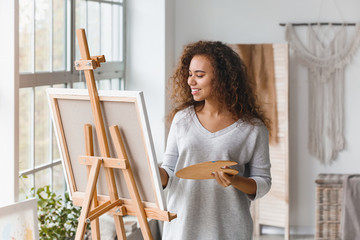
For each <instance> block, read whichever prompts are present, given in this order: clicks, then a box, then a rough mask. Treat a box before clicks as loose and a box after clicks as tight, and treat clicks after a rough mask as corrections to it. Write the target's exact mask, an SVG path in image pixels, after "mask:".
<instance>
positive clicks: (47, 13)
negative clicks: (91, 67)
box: [19, 0, 125, 200]
mask: <svg viewBox="0 0 360 240" xmlns="http://www.w3.org/2000/svg"><path fill="white" fill-rule="evenodd" d="M78 28H85V30H86V34H87V39H88V43H89V49H90V54H91V56H95V55H105V58H106V63H103V64H102V67H101V68H99V69H96V70H95V71H94V74H95V79H96V83H97V86H98V89H123V85H124V81H123V77H124V39H125V38H124V1H123V0H112V1H110V0H108V1H106V0H19V71H20V89H19V98H20V99H19V176H20V181H19V200H22V199H24V198H25V197H26V196H29V195H31V194H32V192H31V188H35V189H37V188H39V187H42V186H44V185H50V186H51V187H52V189H53V190H54V191H56V192H59V193H61V192H63V191H64V190H65V188H66V184H65V180H64V177H63V169H62V165H61V159H60V158H61V156H60V153H59V151H58V146H57V142H56V137H55V135H54V131H53V129H52V127H53V126H52V123H51V118H50V112H49V107H48V102H47V97H46V91H45V90H46V88H49V87H56V88H86V84H85V78H84V76H83V74H81V73H80V72H78V71H76V70H75V69H74V67H73V64H72V63H73V62H74V61H75V60H79V59H80V55H79V51H78V43H77V39H76V34H75V30H76V29H78Z"/></svg>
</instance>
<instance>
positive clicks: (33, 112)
mask: <svg viewBox="0 0 360 240" xmlns="http://www.w3.org/2000/svg"><path fill="white" fill-rule="evenodd" d="M30 136H31V141H30V142H31V143H30V145H31V146H30V149H31V150H30V153H31V156H30V161H31V169H35V87H32V88H31V133H30ZM32 186H33V187H35V174H34V176H33V178H32Z"/></svg>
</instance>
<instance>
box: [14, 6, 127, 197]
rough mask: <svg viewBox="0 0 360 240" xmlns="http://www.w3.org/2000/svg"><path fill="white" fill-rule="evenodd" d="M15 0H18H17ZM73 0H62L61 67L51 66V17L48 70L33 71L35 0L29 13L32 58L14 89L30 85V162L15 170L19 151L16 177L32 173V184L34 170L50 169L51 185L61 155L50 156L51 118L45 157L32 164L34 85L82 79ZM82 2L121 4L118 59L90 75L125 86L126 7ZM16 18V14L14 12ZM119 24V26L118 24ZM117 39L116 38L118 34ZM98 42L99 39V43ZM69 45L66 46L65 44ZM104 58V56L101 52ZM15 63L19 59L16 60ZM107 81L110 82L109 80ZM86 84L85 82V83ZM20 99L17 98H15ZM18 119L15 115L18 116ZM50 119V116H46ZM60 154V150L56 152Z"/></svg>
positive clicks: (17, 185)
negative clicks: (77, 63) (29, 69)
mask: <svg viewBox="0 0 360 240" xmlns="http://www.w3.org/2000/svg"><path fill="white" fill-rule="evenodd" d="M17 1H19V0H17ZM49 1H50V8H51V9H52V0H49ZM76 1H77V0H65V2H66V4H65V5H66V6H65V11H67V13H66V15H67V19H66V21H67V23H66V28H67V29H66V31H65V35H66V36H65V38H66V41H65V42H66V43H65V44H66V46H65V49H66V55H65V57H64V58H65V60H64V61H65V69H66V70H64V71H54V70H53V66H52V65H53V64H52V62H53V59H52V51H53V43H54V42H53V38H52V35H53V29H52V26H53V24H52V20H51V30H50V32H51V34H50V35H51V37H50V43H49V44H50V60H49V61H50V71H49V72H36V71H35V55H36V51H35V46H36V45H35V44H36V43H35V39H36V32H35V0H34V3H33V4H34V15H33V22H32V23H31V24H32V43H31V44H32V48H33V49H32V59H33V64H32V72H31V73H20V72H19V86H18V89H17V91H20V89H21V88H32V96H31V97H32V103H31V106H32V107H31V108H32V109H31V116H32V122H31V143H30V144H31V157H30V158H31V159H30V161H31V163H30V168H29V169H27V170H23V171H19V165H20V153H19V154H18V155H19V157H18V158H17V159H16V160H15V161H17V172H18V176H15V178H16V177H20V178H21V177H23V176H27V175H33V177H32V186H34V187H35V186H36V185H35V173H37V172H40V171H42V170H45V169H50V179H51V180H50V181H51V182H50V183H49V185H50V186H51V187H52V186H53V176H52V175H53V167H55V166H57V165H59V164H61V156H60V159H56V160H54V159H53V158H52V155H53V154H52V145H53V137H52V133H53V124H52V122H51V123H50V129H49V141H50V143H49V146H50V149H49V151H50V152H49V157H50V159H49V161H48V162H47V163H45V164H41V165H39V166H36V165H35V136H34V129H35V120H34V118H35V113H34V108H35V88H36V87H40V86H51V87H52V86H53V85H57V84H65V86H67V87H70V88H72V87H73V84H74V83H76V82H79V79H83V80H84V79H85V78H84V75H83V72H81V71H77V70H75V68H74V66H73V65H74V64H73V63H74V61H75V60H77V59H75V56H76V54H75V49H76V45H77V44H78V43H77V40H76V35H75V24H76V16H75V9H76ZM84 2H86V4H88V2H97V3H99V11H100V12H101V4H102V3H105V4H112V6H113V5H121V6H122V8H120V10H119V11H122V12H121V16H122V21H121V19H120V18H119V27H122V31H121V32H120V30H119V34H121V33H122V39H121V41H122V45H121V46H120V47H121V48H122V49H119V50H120V52H121V53H122V56H121V59H122V61H110V62H105V63H102V64H101V68H98V69H95V70H94V76H95V80H96V81H97V83H98V82H99V81H100V80H103V79H110V80H112V79H121V80H120V85H119V87H120V88H121V89H124V88H125V81H124V77H125V59H126V52H125V46H126V21H125V19H126V16H125V8H126V0H122V1H118V2H116V1H106V0H84ZM18 6H19V2H18ZM52 18H53V12H51V19H52ZM17 19H18V21H19V14H18V15H17ZM87 20H88V16H86V27H85V30H86V32H87V28H88V21H87ZM121 24H122V26H121ZM99 28H100V29H99V30H100V33H101V28H102V26H101V24H100V25H99ZM68 29H70V30H68ZM16 34H17V37H19V35H20V32H19V31H18V30H17V31H16ZM119 40H120V38H119ZM99 44H100V46H101V43H99ZM68 45H70V46H68ZM17 48H18V51H19V48H20V47H19V44H18V45H17ZM105 58H106V56H105ZM17 64H19V63H17ZM110 83H111V82H110ZM85 85H86V83H85ZM19 102H20V99H19ZM17 108H18V109H19V106H17ZM18 121H19V118H18ZM50 121H52V120H51V117H50ZM17 145H18V146H19V142H18V143H17ZM17 151H20V150H19V147H18V148H17ZM60 155H61V154H60ZM14 180H15V186H14V187H15V188H16V189H15V191H16V195H17V198H19V197H20V184H19V181H18V179H14Z"/></svg>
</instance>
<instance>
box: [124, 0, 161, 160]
mask: <svg viewBox="0 0 360 240" xmlns="http://www.w3.org/2000/svg"><path fill="white" fill-rule="evenodd" d="M126 10H127V13H126V14H127V16H126V21H127V23H126V28H127V40H126V41H127V43H126V89H127V90H136V91H143V92H144V95H145V102H146V107H147V111H148V117H149V121H150V128H151V131H152V134H153V140H154V145H155V151H156V155H157V158H158V161H161V159H162V156H163V152H164V146H165V127H164V119H165V79H166V77H165V71H166V70H165V64H166V61H165V1H164V0H153V1H147V0H130V1H127V6H126Z"/></svg>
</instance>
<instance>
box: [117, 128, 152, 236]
mask: <svg viewBox="0 0 360 240" xmlns="http://www.w3.org/2000/svg"><path fill="white" fill-rule="evenodd" d="M110 134H111V137H112V139H113V143H114V146H115V149H116V153H117V155H118V157H119V158H125V159H128V157H127V154H126V151H125V147H124V143H123V141H122V138H121V135H120V131H119V128H118V127H117V126H111V127H110ZM122 172H123V174H124V178H125V181H126V185H127V186H128V190H129V193H130V197H131V199H132V200H133V203H134V207H135V211H136V216H137V217H138V221H139V225H140V228H141V232H142V235H143V237H144V239H146V240H152V239H153V238H152V235H151V230H150V227H149V223H148V221H147V217H146V214H145V210H144V206H143V204H142V201H141V198H140V194H139V191H138V188H137V186H136V182H135V179H134V175H133V173H132V171H131V167H130V165H129V167H128V168H127V169H124V170H122Z"/></svg>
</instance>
